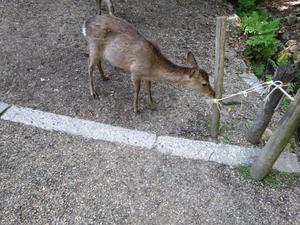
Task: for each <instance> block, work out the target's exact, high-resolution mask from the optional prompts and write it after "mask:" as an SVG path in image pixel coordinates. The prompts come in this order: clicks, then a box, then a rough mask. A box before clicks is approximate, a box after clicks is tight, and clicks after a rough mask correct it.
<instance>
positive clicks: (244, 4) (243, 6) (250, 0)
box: [238, 0, 256, 11]
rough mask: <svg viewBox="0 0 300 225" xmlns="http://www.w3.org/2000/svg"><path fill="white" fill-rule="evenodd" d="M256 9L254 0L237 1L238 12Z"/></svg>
mask: <svg viewBox="0 0 300 225" xmlns="http://www.w3.org/2000/svg"><path fill="white" fill-rule="evenodd" d="M255 7H256V4H255V0H239V9H238V10H240V11H247V10H252V9H254V8H255Z"/></svg>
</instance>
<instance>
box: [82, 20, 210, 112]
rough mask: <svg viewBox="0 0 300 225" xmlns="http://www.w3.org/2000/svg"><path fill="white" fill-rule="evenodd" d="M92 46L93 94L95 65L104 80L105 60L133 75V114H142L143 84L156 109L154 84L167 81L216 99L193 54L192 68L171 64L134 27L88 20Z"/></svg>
mask: <svg viewBox="0 0 300 225" xmlns="http://www.w3.org/2000/svg"><path fill="white" fill-rule="evenodd" d="M82 32H83V34H84V36H85V37H86V39H87V42H88V46H89V57H90V58H89V66H88V73H89V90H90V94H91V95H92V96H93V97H97V93H96V92H95V88H94V82H93V70H94V65H97V67H98V69H99V73H100V77H101V79H102V80H107V79H108V78H107V77H106V76H105V75H104V72H103V69H102V67H101V60H102V58H105V59H106V60H108V61H109V62H110V63H111V64H112V65H113V66H115V67H119V68H121V69H124V70H127V71H130V73H131V79H132V81H133V84H134V88H135V95H134V101H133V110H134V112H135V113H136V112H138V109H139V106H138V105H139V104H138V95H139V92H140V84H141V81H142V80H144V81H145V83H146V91H147V94H148V105H149V107H150V108H151V109H155V107H156V103H155V102H154V100H153V98H152V94H151V81H152V80H165V81H169V82H171V83H174V84H182V85H185V86H188V87H190V88H192V89H193V90H195V91H196V92H199V93H203V94H207V95H209V96H211V97H214V95H215V92H214V91H213V89H212V87H211V85H210V83H209V77H208V74H207V72H206V71H205V70H203V69H201V68H200V67H199V66H198V65H197V62H196V60H195V58H194V56H193V54H192V53H191V52H189V53H188V55H187V63H188V64H190V66H179V65H176V64H174V63H172V62H171V61H169V60H168V59H167V58H166V57H165V56H164V55H163V54H162V53H161V52H160V50H159V49H158V47H157V46H156V45H154V44H153V43H152V42H150V41H149V40H147V39H146V38H145V37H144V36H143V35H142V34H140V33H139V32H138V31H137V30H136V29H135V28H134V27H133V26H132V25H131V24H129V23H128V22H126V21H125V20H123V19H120V18H117V17H115V16H109V15H103V16H98V15H97V16H94V17H91V18H90V19H88V20H87V21H86V22H85V24H84V26H83V29H82Z"/></svg>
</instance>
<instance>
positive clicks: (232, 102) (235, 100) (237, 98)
mask: <svg viewBox="0 0 300 225" xmlns="http://www.w3.org/2000/svg"><path fill="white" fill-rule="evenodd" d="M222 103H223V104H224V105H240V104H241V103H242V101H241V98H240V96H233V97H232V98H227V99H224V100H222Z"/></svg>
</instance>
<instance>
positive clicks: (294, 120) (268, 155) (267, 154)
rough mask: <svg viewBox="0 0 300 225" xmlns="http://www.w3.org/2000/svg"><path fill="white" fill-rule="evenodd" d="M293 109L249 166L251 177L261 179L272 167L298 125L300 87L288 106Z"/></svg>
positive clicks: (299, 119) (299, 117) (299, 121)
mask: <svg viewBox="0 0 300 225" xmlns="http://www.w3.org/2000/svg"><path fill="white" fill-rule="evenodd" d="M290 108H291V109H294V111H293V112H292V113H291V111H290V110H288V111H287V113H289V114H290V117H289V118H287V119H286V120H284V121H283V123H282V124H281V125H280V126H279V127H278V128H277V129H276V131H275V132H274V133H273V135H272V136H271V138H270V139H269V141H268V142H267V144H266V146H265V147H264V148H263V150H262V153H261V154H260V155H259V157H258V158H257V160H256V161H255V162H254V164H253V165H252V167H251V177H252V178H254V179H257V180H261V179H263V178H264V177H265V176H266V175H267V174H268V173H269V172H270V170H271V169H272V166H273V164H274V163H275V162H276V160H277V158H278V157H279V156H280V154H281V152H282V151H283V150H284V148H285V146H286V145H287V143H288V142H289V140H290V138H291V137H292V135H293V134H294V133H295V132H296V130H297V129H298V128H299V127H300V89H299V90H298V92H297V95H296V96H295V101H294V102H293V103H292V105H291V106H290Z"/></svg>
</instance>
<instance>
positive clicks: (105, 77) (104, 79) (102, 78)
mask: <svg viewBox="0 0 300 225" xmlns="http://www.w3.org/2000/svg"><path fill="white" fill-rule="evenodd" d="M101 80H103V81H106V80H109V78H108V77H107V76H103V77H101Z"/></svg>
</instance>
